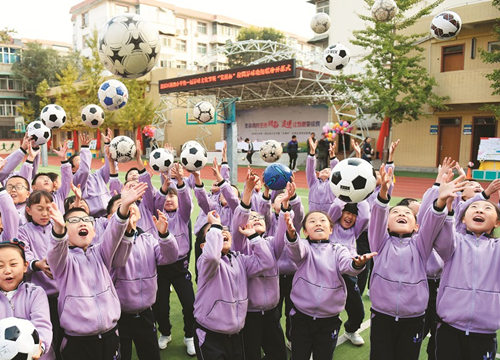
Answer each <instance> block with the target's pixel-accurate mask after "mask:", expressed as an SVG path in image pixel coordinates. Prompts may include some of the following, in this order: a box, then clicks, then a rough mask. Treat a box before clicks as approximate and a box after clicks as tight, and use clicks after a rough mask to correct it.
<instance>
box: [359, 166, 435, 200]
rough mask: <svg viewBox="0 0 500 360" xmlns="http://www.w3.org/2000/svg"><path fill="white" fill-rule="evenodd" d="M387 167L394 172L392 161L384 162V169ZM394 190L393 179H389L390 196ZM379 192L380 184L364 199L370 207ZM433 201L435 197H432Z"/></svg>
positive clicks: (387, 169)
mask: <svg viewBox="0 0 500 360" xmlns="http://www.w3.org/2000/svg"><path fill="white" fill-rule="evenodd" d="M389 168H391V169H392V171H393V174H394V169H395V167H394V162H391V163H390V162H387V164H385V171H389ZM393 190H394V181H391V185H390V186H389V191H388V192H387V193H388V194H389V196H392V191H393ZM379 192H380V185H377V186H375V190H373V192H372V194H371V195H370V196H368V197H367V198H366V201H368V204H370V209H371V208H372V207H373V203H374V202H375V200H377V195H378V193H379ZM432 200H433V201H434V200H435V198H433V199H432ZM421 208H422V207H421Z"/></svg>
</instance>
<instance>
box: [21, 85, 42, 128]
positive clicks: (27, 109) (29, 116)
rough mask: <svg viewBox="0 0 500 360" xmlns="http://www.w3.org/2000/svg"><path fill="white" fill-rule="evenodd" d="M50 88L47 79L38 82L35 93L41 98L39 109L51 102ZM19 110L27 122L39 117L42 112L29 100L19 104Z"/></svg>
mask: <svg viewBox="0 0 500 360" xmlns="http://www.w3.org/2000/svg"><path fill="white" fill-rule="evenodd" d="M49 89H50V87H49V84H48V83H47V80H45V79H44V80H43V81H42V82H41V83H40V84H38V86H37V88H36V93H35V96H36V97H37V98H38V99H40V100H39V102H38V109H43V108H44V107H45V106H46V105H48V104H50V99H49V98H48V97H47V92H48V91H49ZM18 111H19V114H20V115H21V116H22V117H24V119H25V123H26V124H28V123H30V122H32V121H33V120H35V119H36V118H38V116H39V114H40V113H39V112H38V113H36V112H35V108H34V107H33V105H32V104H31V102H29V101H26V102H24V103H23V104H22V105H21V106H19V107H18Z"/></svg>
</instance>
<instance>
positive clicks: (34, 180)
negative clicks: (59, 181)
mask: <svg viewBox="0 0 500 360" xmlns="http://www.w3.org/2000/svg"><path fill="white" fill-rule="evenodd" d="M41 176H47V177H48V178H49V179H50V181H52V178H51V177H50V175H49V174H48V173H37V174H36V175H35V176H34V177H33V180H31V186H33V185H35V183H36V180H37V179H38V178H39V177H41Z"/></svg>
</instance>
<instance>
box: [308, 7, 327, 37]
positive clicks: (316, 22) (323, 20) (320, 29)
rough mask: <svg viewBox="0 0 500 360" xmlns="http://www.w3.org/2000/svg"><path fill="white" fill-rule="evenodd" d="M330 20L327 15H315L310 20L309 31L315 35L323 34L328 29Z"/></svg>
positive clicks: (322, 13) (321, 13)
mask: <svg viewBox="0 0 500 360" xmlns="http://www.w3.org/2000/svg"><path fill="white" fill-rule="evenodd" d="M330 24H331V20H330V16H328V14H327V13H324V12H319V13H316V14H315V15H314V16H313V17H312V19H311V29H312V31H314V32H315V33H316V34H323V33H324V32H326V31H328V29H329V28H330Z"/></svg>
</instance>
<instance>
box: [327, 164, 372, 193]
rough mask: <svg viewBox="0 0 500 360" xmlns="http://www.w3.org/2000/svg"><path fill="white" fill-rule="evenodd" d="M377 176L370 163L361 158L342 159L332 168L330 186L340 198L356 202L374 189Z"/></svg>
mask: <svg viewBox="0 0 500 360" xmlns="http://www.w3.org/2000/svg"><path fill="white" fill-rule="evenodd" d="M376 185H377V176H376V175H375V170H373V167H372V166H371V164H370V163H369V162H368V161H366V160H363V159H358V158H351V159H344V160H342V161H341V162H339V163H338V164H337V166H335V167H334V168H333V169H332V174H331V175H330V188H331V189H332V192H333V193H334V194H335V196H336V197H338V198H339V199H340V200H342V201H345V202H351V203H358V202H360V201H363V200H364V199H366V198H367V197H368V196H370V194H371V193H372V192H373V190H375V186H376Z"/></svg>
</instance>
